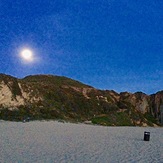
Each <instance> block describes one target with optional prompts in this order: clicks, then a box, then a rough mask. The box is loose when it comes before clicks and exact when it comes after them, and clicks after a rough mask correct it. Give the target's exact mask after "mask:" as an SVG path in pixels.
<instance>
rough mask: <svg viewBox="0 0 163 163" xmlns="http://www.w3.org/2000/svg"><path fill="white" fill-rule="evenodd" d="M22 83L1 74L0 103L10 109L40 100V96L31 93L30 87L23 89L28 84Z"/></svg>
mask: <svg viewBox="0 0 163 163" xmlns="http://www.w3.org/2000/svg"><path fill="white" fill-rule="evenodd" d="M23 85H24V84H21V83H20V82H19V81H18V80H17V79H16V78H13V77H11V76H6V75H2V76H1V78H0V105H1V106H2V107H8V108H10V110H12V109H17V107H19V106H21V105H26V104H28V103H33V102H38V101H39V100H41V97H39V96H35V95H32V92H33V90H32V89H24V88H28V86H26V87H24V86H23ZM23 87H24V88H23ZM29 88H30V87H29Z"/></svg>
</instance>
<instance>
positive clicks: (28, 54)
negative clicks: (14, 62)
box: [21, 49, 33, 62]
mask: <svg viewBox="0 0 163 163" xmlns="http://www.w3.org/2000/svg"><path fill="white" fill-rule="evenodd" d="M21 57H22V59H23V60H25V61H28V62H31V61H33V53H32V51H31V50H29V49H24V50H22V51H21Z"/></svg>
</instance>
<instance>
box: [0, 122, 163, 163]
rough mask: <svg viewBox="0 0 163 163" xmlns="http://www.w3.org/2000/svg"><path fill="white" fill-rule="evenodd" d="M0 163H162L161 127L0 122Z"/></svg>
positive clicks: (162, 141)
mask: <svg viewBox="0 0 163 163" xmlns="http://www.w3.org/2000/svg"><path fill="white" fill-rule="evenodd" d="M144 131H149V132H150V141H144V140H143V139H144ZM0 162H1V163H14V162H18V163H23V162H43V163H46V162H47V163H53V162H56V163H60V162H61V163H67V162H74V163H78V162H79V163H88V162H89V163H91V162H92V163H94V162H97V163H105V162H106V163H116V162H121V163H126V162H132V163H138V162H142V163H163V128H160V127H156V128H152V127H104V126H93V125H86V124H72V123H61V122H57V121H31V122H28V123H22V122H6V121H0Z"/></svg>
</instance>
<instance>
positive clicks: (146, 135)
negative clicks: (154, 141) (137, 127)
mask: <svg viewBox="0 0 163 163" xmlns="http://www.w3.org/2000/svg"><path fill="white" fill-rule="evenodd" d="M149 140H150V132H146V131H145V132H144V141H149Z"/></svg>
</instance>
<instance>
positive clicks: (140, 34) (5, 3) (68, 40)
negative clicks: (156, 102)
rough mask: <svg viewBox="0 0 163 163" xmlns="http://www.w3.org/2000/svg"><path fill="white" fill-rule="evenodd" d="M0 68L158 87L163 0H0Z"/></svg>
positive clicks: (162, 86)
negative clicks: (25, 54) (24, 53)
mask: <svg viewBox="0 0 163 163" xmlns="http://www.w3.org/2000/svg"><path fill="white" fill-rule="evenodd" d="M24 49H29V50H31V52H32V54H33V58H32V60H25V59H23V58H22V56H21V52H22V51H23V50H24ZM0 72H1V73H5V74H9V75H12V76H15V77H18V78H23V77H25V76H27V75H31V74H52V75H59V76H66V77H69V78H72V79H75V80H78V81H81V82H83V83H85V84H88V85H91V86H93V87H95V88H98V89H108V90H115V91H117V92H122V91H128V92H136V91H142V92H144V93H147V94H151V93H155V92H157V91H160V90H163V0H0Z"/></svg>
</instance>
